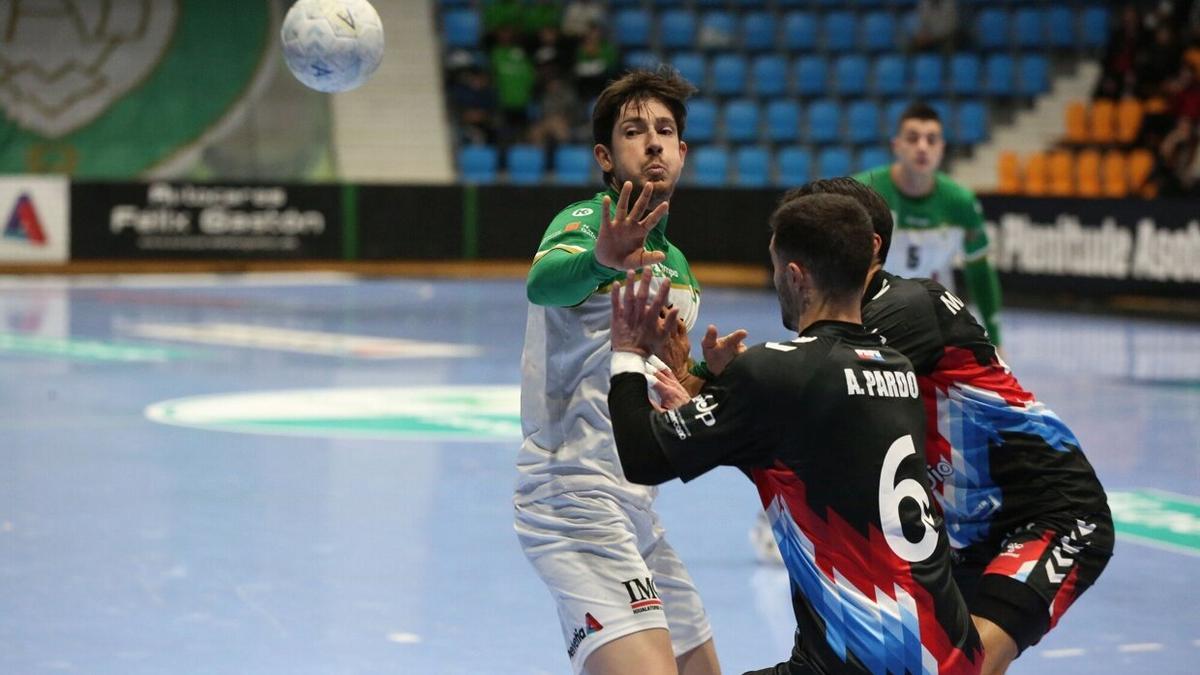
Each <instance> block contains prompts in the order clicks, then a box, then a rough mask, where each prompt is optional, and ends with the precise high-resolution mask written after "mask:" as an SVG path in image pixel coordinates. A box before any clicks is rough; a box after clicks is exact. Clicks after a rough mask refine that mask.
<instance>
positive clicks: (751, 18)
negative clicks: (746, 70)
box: [741, 11, 776, 52]
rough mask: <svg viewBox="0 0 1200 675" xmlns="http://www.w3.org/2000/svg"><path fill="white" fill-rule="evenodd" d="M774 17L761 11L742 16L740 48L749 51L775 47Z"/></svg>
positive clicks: (769, 49)
mask: <svg viewBox="0 0 1200 675" xmlns="http://www.w3.org/2000/svg"><path fill="white" fill-rule="evenodd" d="M775 27H776V26H775V18H774V17H772V16H771V15H770V14H768V13H766V12H762V11H756V12H749V13H747V14H746V15H745V16H743V17H742V31H741V33H742V48H743V49H745V50H747V51H751V52H765V51H771V50H773V49H775Z"/></svg>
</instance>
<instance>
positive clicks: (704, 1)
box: [693, 0, 725, 8]
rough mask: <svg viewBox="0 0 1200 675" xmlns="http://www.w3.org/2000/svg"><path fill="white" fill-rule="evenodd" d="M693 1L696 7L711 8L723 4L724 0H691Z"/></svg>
mask: <svg viewBox="0 0 1200 675" xmlns="http://www.w3.org/2000/svg"><path fill="white" fill-rule="evenodd" d="M693 2H695V3H696V6H697V7H706V8H712V7H724V6H725V0H693Z"/></svg>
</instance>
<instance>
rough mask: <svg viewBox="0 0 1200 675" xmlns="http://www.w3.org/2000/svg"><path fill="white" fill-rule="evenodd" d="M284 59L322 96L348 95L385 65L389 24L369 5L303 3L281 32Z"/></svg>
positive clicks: (344, 0) (332, 0)
mask: <svg viewBox="0 0 1200 675" xmlns="http://www.w3.org/2000/svg"><path fill="white" fill-rule="evenodd" d="M280 37H281V38H282V40H283V58H284V59H285V60H286V61H287V65H288V69H289V70H291V71H292V74H293V75H295V76H296V79H297V80H300V81H301V82H302V83H304V85H305V86H308V87H311V88H313V89H316V90H317V91H325V92H335V91H348V90H350V89H354V88H355V87H357V86H359V85H361V84H362V83H363V82H366V81H367V79H368V78H370V77H371V74H372V73H374V72H375V69H376V68H378V67H379V62H380V61H381V60H383V24H382V23H380V21H379V14H377V13H376V12H375V8H374V7H372V6H371V3H369V2H367V0H297V2H296V4H294V5H292V8H291V9H289V10H288V13H287V16H286V17H284V19H283V29H282V30H281V31H280Z"/></svg>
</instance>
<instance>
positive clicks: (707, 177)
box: [688, 145, 729, 187]
mask: <svg viewBox="0 0 1200 675" xmlns="http://www.w3.org/2000/svg"><path fill="white" fill-rule="evenodd" d="M689 159H690V160H691V161H690V162H688V163H689V164H691V165H692V182H693V183H694V184H696V185H704V186H710V187H719V186H721V185H725V184H726V183H728V182H729V153H728V152H726V151H725V149H724V148H722V147H718V146H715V145H706V146H703V147H701V148H699V149H697V150H696V151H695V152H693V153H692V156H691V157H690V158H689Z"/></svg>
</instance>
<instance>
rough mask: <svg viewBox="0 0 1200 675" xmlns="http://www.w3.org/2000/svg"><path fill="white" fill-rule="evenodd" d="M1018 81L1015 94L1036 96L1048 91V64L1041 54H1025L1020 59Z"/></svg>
mask: <svg viewBox="0 0 1200 675" xmlns="http://www.w3.org/2000/svg"><path fill="white" fill-rule="evenodd" d="M1020 68H1021V74H1020V81H1019V84H1018V86H1017V93H1019V94H1020V95H1022V96H1030V97H1032V96H1038V95H1040V94H1044V93H1046V92H1048V91H1050V62H1049V61H1048V60H1047V59H1046V57H1045V56H1042V55H1041V54H1026V55H1025V56H1023V57H1022V58H1021V66H1020Z"/></svg>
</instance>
